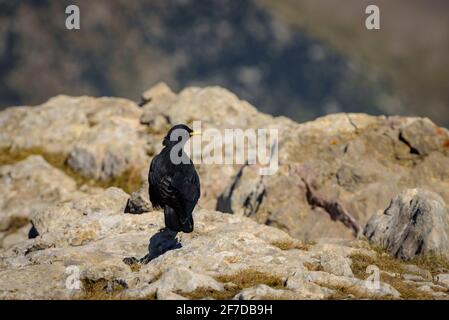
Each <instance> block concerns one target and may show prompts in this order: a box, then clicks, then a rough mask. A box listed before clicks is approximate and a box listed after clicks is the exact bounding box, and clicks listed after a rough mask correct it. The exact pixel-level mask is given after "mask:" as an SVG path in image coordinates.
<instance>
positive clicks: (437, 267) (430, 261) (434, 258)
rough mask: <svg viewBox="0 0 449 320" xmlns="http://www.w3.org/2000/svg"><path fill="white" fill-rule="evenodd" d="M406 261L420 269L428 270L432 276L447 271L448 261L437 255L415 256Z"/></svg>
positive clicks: (448, 270) (448, 268)
mask: <svg viewBox="0 0 449 320" xmlns="http://www.w3.org/2000/svg"><path fill="white" fill-rule="evenodd" d="M408 263H411V264H415V265H417V266H418V267H420V268H422V269H426V270H429V271H430V273H431V274H432V276H435V275H437V274H439V273H447V272H449V261H448V260H447V259H445V258H444V257H442V256H438V255H427V256H421V257H416V258H414V259H412V260H410V261H408Z"/></svg>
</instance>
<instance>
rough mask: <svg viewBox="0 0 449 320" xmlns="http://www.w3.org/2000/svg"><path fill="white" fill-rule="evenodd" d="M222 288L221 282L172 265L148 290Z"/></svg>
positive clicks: (173, 290)
mask: <svg viewBox="0 0 449 320" xmlns="http://www.w3.org/2000/svg"><path fill="white" fill-rule="evenodd" d="M199 288H204V289H212V290H217V291H222V290H224V286H223V284H221V283H219V282H218V281H216V280H214V279H213V278H212V277H210V276H207V275H202V274H197V273H194V272H192V271H190V270H189V269H187V268H183V267H174V268H171V269H169V270H168V271H166V272H165V273H164V274H163V275H162V277H161V278H160V279H159V280H158V281H156V282H154V283H152V284H151V285H150V289H149V290H150V291H151V290H153V289H154V290H155V291H157V292H159V290H161V289H162V290H168V291H171V292H185V293H188V292H192V291H194V290H196V289H199Z"/></svg>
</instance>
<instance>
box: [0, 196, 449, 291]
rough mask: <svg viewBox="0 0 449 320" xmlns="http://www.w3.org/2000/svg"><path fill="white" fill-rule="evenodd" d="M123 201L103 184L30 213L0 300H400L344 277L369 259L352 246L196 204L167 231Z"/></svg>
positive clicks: (8, 258) (154, 215) (6, 255)
mask: <svg viewBox="0 0 449 320" xmlns="http://www.w3.org/2000/svg"><path fill="white" fill-rule="evenodd" d="M128 197H129V195H128V194H126V193H125V192H123V191H122V190H120V189H117V188H109V189H107V190H105V191H104V192H102V193H99V194H96V195H94V196H84V197H80V198H78V199H76V200H71V201H66V202H63V203H59V204H55V205H52V206H50V207H48V208H47V209H43V210H41V211H40V212H39V213H37V214H36V215H35V216H34V217H33V218H32V222H33V225H34V227H35V228H36V231H37V233H38V236H37V237H35V238H34V239H29V240H25V241H23V242H21V243H19V244H16V245H15V246H13V247H11V248H10V249H8V250H3V251H0V283H1V284H2V286H1V287H0V297H1V298H7V299H11V298H18V299H63V298H64V299H68V298H139V299H141V298H158V299H165V298H169V299H171V298H195V299H199V298H235V299H261V298H282V299H325V298H331V297H332V296H334V295H337V294H341V292H340V291H341V290H342V288H346V289H344V290H347V293H345V294H347V297H351V296H352V297H357V296H360V297H371V298H382V297H385V298H388V297H390V298H400V296H401V293H400V292H398V291H397V290H396V289H394V288H393V287H392V286H391V285H389V284H387V283H383V282H381V283H380V284H379V287H372V286H370V285H369V284H367V282H366V281H365V277H361V278H356V277H355V276H354V274H353V272H352V271H351V267H353V266H354V263H355V262H353V260H352V259H353V258H352V257H354V255H355V254H358V255H367V256H374V255H375V252H374V251H371V250H370V249H367V247H366V245H363V244H362V243H359V242H346V243H332V242H320V243H319V244H316V245H313V244H310V245H308V246H306V245H301V244H300V243H299V242H298V241H297V240H295V239H293V238H291V237H290V236H289V235H288V234H286V233H285V232H283V231H281V230H279V229H276V228H273V227H268V226H263V225H261V224H258V223H256V222H254V221H252V220H251V219H249V218H246V217H242V216H238V215H224V214H222V213H219V212H215V211H209V210H205V209H202V210H197V211H196V212H195V219H196V224H195V226H196V227H195V231H194V232H193V233H191V234H176V233H171V232H170V231H167V230H160V229H161V228H162V227H163V214H162V212H160V211H153V212H150V213H147V214H141V215H135V214H126V213H124V209H125V206H126V202H127V199H128ZM140 258H143V259H142V260H140ZM139 260H140V261H142V262H140V261H139ZM367 277H368V275H367V276H366V278H367ZM18 279H20V281H19V280H18ZM441 279H443V278H442V277H441ZM441 279H440V282H442V283H443V280H441ZM443 284H444V283H443Z"/></svg>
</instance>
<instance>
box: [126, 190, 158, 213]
mask: <svg viewBox="0 0 449 320" xmlns="http://www.w3.org/2000/svg"><path fill="white" fill-rule="evenodd" d="M152 210H153V207H152V205H151V202H150V199H149V194H148V183H144V185H143V186H142V187H141V188H140V189H139V190H137V191H134V192H133V193H131V197H130V198H129V199H128V202H127V203H126V208H125V213H131V214H141V213H145V212H150V211H152Z"/></svg>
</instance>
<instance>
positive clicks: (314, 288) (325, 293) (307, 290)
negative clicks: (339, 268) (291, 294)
mask: <svg viewBox="0 0 449 320" xmlns="http://www.w3.org/2000/svg"><path fill="white" fill-rule="evenodd" d="M286 287H287V288H288V289H290V290H293V291H296V292H299V293H300V294H301V296H302V297H304V298H306V299H326V298H328V297H330V296H331V295H332V290H331V289H328V288H326V287H320V286H319V285H317V284H316V283H314V282H312V281H311V280H310V278H309V277H307V272H306V271H305V270H300V271H297V272H295V273H293V275H292V276H290V277H288V279H287V281H286Z"/></svg>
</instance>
